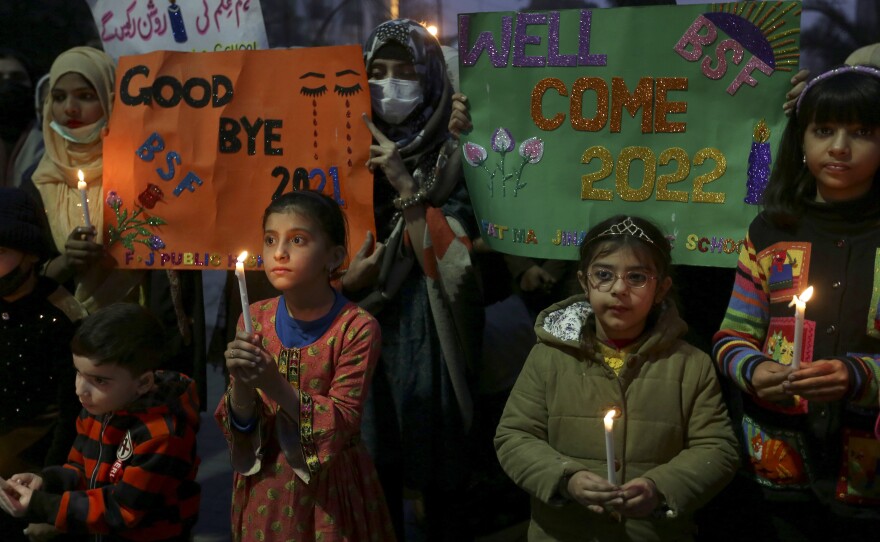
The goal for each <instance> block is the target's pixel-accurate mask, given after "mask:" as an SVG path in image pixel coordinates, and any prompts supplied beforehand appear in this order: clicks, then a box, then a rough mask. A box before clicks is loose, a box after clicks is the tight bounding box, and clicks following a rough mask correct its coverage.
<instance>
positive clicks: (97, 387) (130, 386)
mask: <svg viewBox="0 0 880 542" xmlns="http://www.w3.org/2000/svg"><path fill="white" fill-rule="evenodd" d="M73 365H74V367H75V368H76V395H77V397H79V401H80V403H82V406H83V408H85V409H86V410H87V411H88V412H89V414H92V415H95V416H100V415H101V414H106V413H108V412H113V411H116V410H121V409H123V408H125V407H126V406H128V405H129V404H131V403H132V402H134V400H135V399H137V398H138V397H140V396H141V395H143V394H145V393H147V392H148V391H150V389H151V388H152V386H153V378H152V373H150V372H147V373H144V374H142V375H141V376H139V377H135V376H132V374H131V372H130V371H129V370H128V369H126V368H124V367H122V366H120V365H117V364H115V363H104V364H102V365H95V364H94V363H93V362H92V360H90V359H89V358H87V357H85V356H78V355H76V354H74V355H73Z"/></svg>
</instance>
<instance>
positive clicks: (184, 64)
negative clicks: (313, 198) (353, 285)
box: [104, 46, 374, 269]
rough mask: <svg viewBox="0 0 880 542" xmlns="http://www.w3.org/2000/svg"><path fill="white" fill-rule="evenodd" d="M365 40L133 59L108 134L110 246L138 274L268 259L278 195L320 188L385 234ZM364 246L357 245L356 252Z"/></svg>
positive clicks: (357, 230)
mask: <svg viewBox="0 0 880 542" xmlns="http://www.w3.org/2000/svg"><path fill="white" fill-rule="evenodd" d="M369 112H370V97H369V93H368V91H367V82H366V76H365V73H364V69H363V59H362V56H361V49H360V47H358V46H340V47H319V48H311V49H295V50H270V51H247V52H245V51H238V52H227V53H175V52H167V51H159V52H155V53H150V54H145V55H137V56H126V57H122V58H121V59H120V62H119V67H118V68H117V83H116V93H115V98H114V103H113V112H112V114H111V117H110V123H109V126H110V133H109V135H108V137H107V138H106V139H105V140H104V198H105V202H104V203H105V205H104V225H105V228H106V232H105V242H106V243H107V245H108V250H109V252H110V254H111V255H112V256H113V257H114V258H115V260H116V262H117V264H118V265H120V266H122V267H128V268H145V269H150V268H177V269H193V268H196V269H198V268H200V267H208V268H213V269H231V268H233V267H234V266H235V258H236V256H237V255H238V254H239V253H240V252H241V251H242V250H247V251H248V252H249V253H250V254H251V256H250V258H249V260H248V261H247V262H246V263H245V266H246V267H248V268H254V267H255V266H259V265H260V264H261V261H260V258H259V255H260V254H261V252H262V251H261V246H262V244H261V234H262V230H261V229H260V219H261V217H262V215H263V211H264V209H265V208H266V206H267V205H268V204H269V202H270V201H271V200H272V198H273V196H274V195H277V194H281V193H283V192H286V191H290V190H316V191H319V192H323V193H325V194H328V195H330V196H332V197H333V198H334V199H335V200H336V201H337V203H339V204H340V205H341V206H342V207H343V210H344V211H345V213H346V217H347V219H348V226H349V242H350V243H352V242H354V243H355V247H356V246H358V245H359V244H360V242H361V240H362V239H363V237H364V233H365V231H366V230H373V229H374V226H373V211H372V203H373V188H372V186H373V182H372V181H373V177H372V174H371V173H370V172H369V171H368V170H367V169H366V167H365V166H364V164H365V163H366V160H367V157H368V155H369V146H370V133H369V132H368V130H367V127H366V124H365V123H364V122H363V121H362V120H361V116H362V115H363V114H364V113H367V114H369ZM355 252H356V248H354V249H353V248H352V246H349V254H350V255H353V254H354V253H355Z"/></svg>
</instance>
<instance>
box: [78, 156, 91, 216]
mask: <svg viewBox="0 0 880 542" xmlns="http://www.w3.org/2000/svg"><path fill="white" fill-rule="evenodd" d="M76 176H77V178H78V179H79V182H78V183H76V187H77V188H79V199H80V200H81V201H82V208H83V222H85V223H86V228H91V227H92V220H91V218H90V217H89V193H88V188H89V185H87V184H86V181H85V175H83V170H79V171H77V172H76Z"/></svg>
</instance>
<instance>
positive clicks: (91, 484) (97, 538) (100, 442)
mask: <svg viewBox="0 0 880 542" xmlns="http://www.w3.org/2000/svg"><path fill="white" fill-rule="evenodd" d="M112 419H113V414H112V413H110V414H108V415H107V418H106V419H105V420H104V421H102V422H101V434H100V436H99V437H98V459H97V461H96V462H95V468H94V469H93V470H92V474H91V476H89V489H96V487H95V486H96V483H97V478H98V470H99V469H100V468H101V457H102V456H103V455H104V430H105V429H107V426H109V425H110V420H112ZM93 540H95V542H100V541H101V540H103V536H101V535H99V534H96V535H95V538H94V539H93Z"/></svg>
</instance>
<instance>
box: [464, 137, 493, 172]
mask: <svg viewBox="0 0 880 542" xmlns="http://www.w3.org/2000/svg"><path fill="white" fill-rule="evenodd" d="M463 152H464V160H465V162H467V163H468V164H470V165H471V166H473V167H479V166H480V164H482V163H483V162H485V161H486V158H487V157H488V154H487V153H486V149H484V148H483V147H481V146H480V145H477V144H476V143H471V142H470V141H468V142H467V143H465V144H464V151H463Z"/></svg>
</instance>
